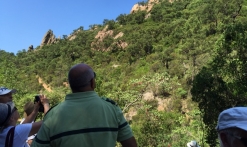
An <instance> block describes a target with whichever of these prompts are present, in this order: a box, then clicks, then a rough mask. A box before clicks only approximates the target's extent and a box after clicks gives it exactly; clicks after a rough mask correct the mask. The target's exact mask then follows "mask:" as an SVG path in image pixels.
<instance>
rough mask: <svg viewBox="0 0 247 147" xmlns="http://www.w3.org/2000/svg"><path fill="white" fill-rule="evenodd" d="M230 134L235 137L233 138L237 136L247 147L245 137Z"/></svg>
mask: <svg viewBox="0 0 247 147" xmlns="http://www.w3.org/2000/svg"><path fill="white" fill-rule="evenodd" d="M230 135H231V136H233V137H235V138H237V139H238V140H240V141H241V142H242V143H243V144H244V145H245V146H246V147H247V138H244V137H240V136H236V135H233V134H230Z"/></svg>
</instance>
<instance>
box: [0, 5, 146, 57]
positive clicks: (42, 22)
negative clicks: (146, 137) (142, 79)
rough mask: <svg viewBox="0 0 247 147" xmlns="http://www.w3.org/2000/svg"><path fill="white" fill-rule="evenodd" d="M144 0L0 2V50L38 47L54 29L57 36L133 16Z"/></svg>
mask: <svg viewBox="0 0 247 147" xmlns="http://www.w3.org/2000/svg"><path fill="white" fill-rule="evenodd" d="M141 1H143V0H22V1H19V0H0V50H5V51H6V52H13V53H15V54H16V53H17V52H18V51H20V50H22V49H26V50H27V49H28V47H29V46H30V45H33V46H34V48H36V47H37V46H38V45H40V44H41V41H42V38H43V37H44V35H45V33H46V32H47V31H48V30H49V29H51V30H52V31H53V33H54V34H55V36H56V37H58V36H61V37H62V36H63V35H69V34H70V33H72V32H73V30H75V29H77V28H79V27H80V26H83V27H84V29H85V30H86V29H88V28H89V25H93V24H102V23H103V20H104V19H109V20H111V19H114V20H115V19H116V18H117V16H119V15H120V14H129V13H130V11H131V9H132V7H133V6H134V4H136V3H138V2H141Z"/></svg>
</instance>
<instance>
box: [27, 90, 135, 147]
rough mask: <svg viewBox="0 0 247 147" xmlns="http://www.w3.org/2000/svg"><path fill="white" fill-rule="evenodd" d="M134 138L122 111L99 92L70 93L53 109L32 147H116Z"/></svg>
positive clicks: (45, 119)
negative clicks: (121, 142)
mask: <svg viewBox="0 0 247 147" xmlns="http://www.w3.org/2000/svg"><path fill="white" fill-rule="evenodd" d="M132 136H133V134H132V131H131V128H130V126H129V125H128V123H127V121H126V120H125V118H124V116H123V113H122V111H121V109H120V108H119V107H118V106H117V105H115V104H114V102H113V101H110V100H109V99H103V98H100V97H99V96H98V95H97V93H96V92H94V91H90V92H79V93H72V94H68V95H67V96H66V98H65V101H64V102H62V103H60V104H58V105H57V106H55V107H54V108H52V109H51V110H50V111H49V112H48V113H47V114H46V116H45V118H44V120H43V124H42V126H41V128H40V130H39V132H38V134H37V136H36V138H35V140H34V141H33V143H32V145H31V146H32V147H40V146H42V147H50V146H53V147H74V146H78V147H79V146H81V147H115V145H116V141H124V140H126V139H129V138H131V137H132Z"/></svg>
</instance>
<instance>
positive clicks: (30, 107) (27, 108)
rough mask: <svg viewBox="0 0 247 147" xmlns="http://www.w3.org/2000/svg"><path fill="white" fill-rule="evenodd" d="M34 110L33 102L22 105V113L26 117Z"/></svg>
mask: <svg viewBox="0 0 247 147" xmlns="http://www.w3.org/2000/svg"><path fill="white" fill-rule="evenodd" d="M33 110H34V103H33V102H27V103H26V104H25V105H24V112H25V113H26V115H27V116H29V115H30V114H31V113H32V112H33Z"/></svg>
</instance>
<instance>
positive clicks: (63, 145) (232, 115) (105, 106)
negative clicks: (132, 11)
mask: <svg viewBox="0 0 247 147" xmlns="http://www.w3.org/2000/svg"><path fill="white" fill-rule="evenodd" d="M95 78H96V74H95V72H94V71H93V69H92V68H91V67H90V66H88V65H87V64H84V63H80V64H77V65H74V66H73V67H72V68H71V69H70V70H69V73H68V80H69V85H70V88H71V91H72V93H70V94H67V95H66V97H65V100H64V101H63V102H61V103H59V104H57V105H56V106H54V107H52V108H50V106H49V100H48V98H47V97H46V96H45V95H42V94H40V95H39V96H38V97H39V101H37V102H35V103H34V102H27V103H26V104H25V106H24V112H25V114H26V115H25V117H24V118H23V119H22V121H21V123H20V124H19V125H16V124H17V121H18V119H19V118H20V115H19V113H18V109H17V108H16V107H15V104H14V102H13V96H12V94H14V93H15V92H17V91H16V90H15V89H8V88H6V87H1V88H0V147H29V146H31V147H51V146H52V147H68V146H86V147H99V146H106V147H115V146H116V142H120V143H121V145H122V146H123V147H137V142H136V140H135V137H134V135H133V133H132V130H131V127H130V126H129V124H128V122H127V121H126V119H125V117H124V115H123V112H122V111H121V109H120V108H119V106H118V105H117V104H116V103H115V102H114V101H113V100H111V99H108V98H101V97H99V96H98V94H97V93H96V92H95V91H94V89H95V87H96V81H95ZM41 106H43V107H44V110H43V111H42V113H44V115H45V116H44V119H43V120H41V121H36V117H37V115H38V112H39V110H40V107H41ZM246 122H247V107H233V108H229V109H226V110H224V111H222V112H221V113H220V114H219V117H218V123H217V126H216V131H217V132H218V136H219V142H220V146H221V147H244V146H245V147H246V146H247V138H246V137H245V136H247V124H246ZM187 147H200V146H199V145H198V143H197V142H196V141H191V142H189V143H187Z"/></svg>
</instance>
